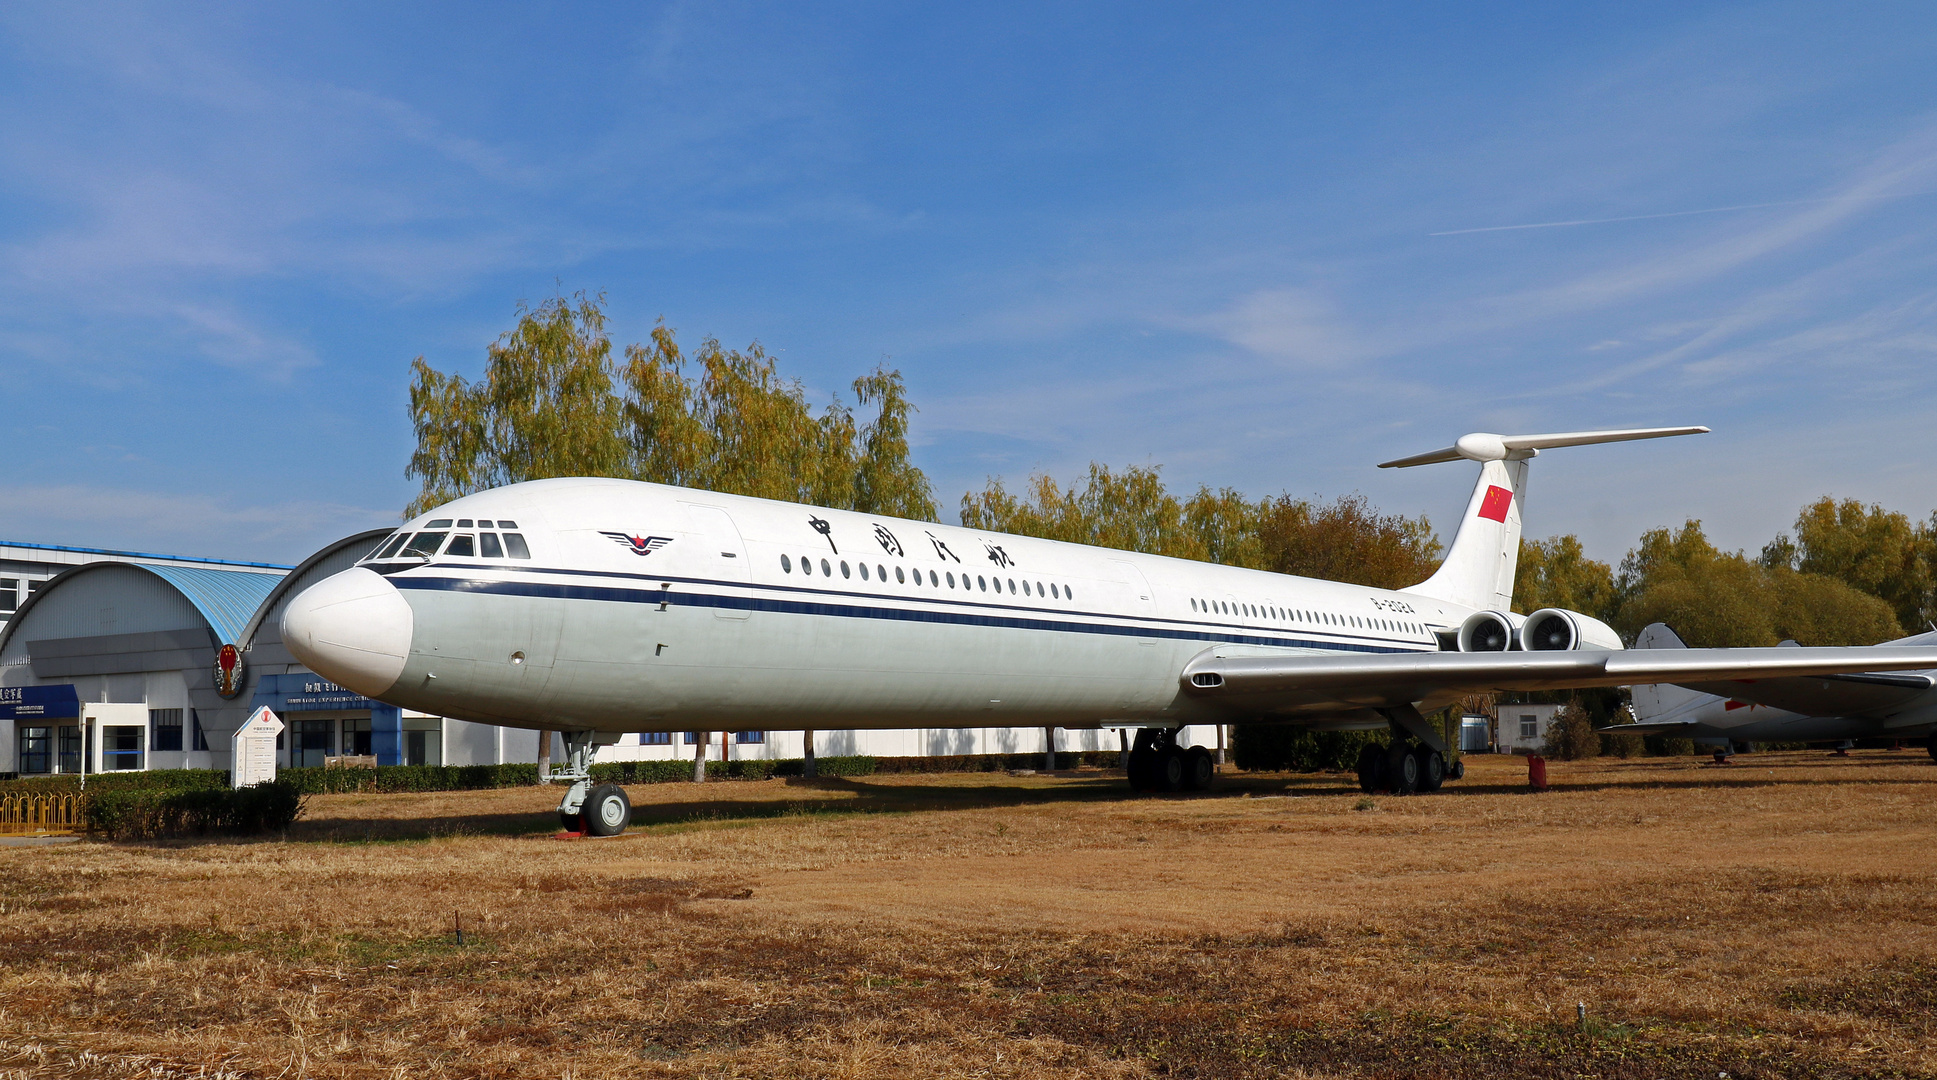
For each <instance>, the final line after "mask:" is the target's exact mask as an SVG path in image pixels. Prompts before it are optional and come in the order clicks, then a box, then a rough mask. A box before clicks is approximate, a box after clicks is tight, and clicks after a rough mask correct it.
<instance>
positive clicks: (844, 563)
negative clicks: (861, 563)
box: [841, 559, 854, 577]
mask: <svg viewBox="0 0 1937 1080" xmlns="http://www.w3.org/2000/svg"><path fill="white" fill-rule="evenodd" d="M841 576H842V577H853V576H854V575H853V574H851V573H849V572H848V569H847V560H846V559H842V560H841Z"/></svg>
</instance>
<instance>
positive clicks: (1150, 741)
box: [1130, 728, 1217, 791]
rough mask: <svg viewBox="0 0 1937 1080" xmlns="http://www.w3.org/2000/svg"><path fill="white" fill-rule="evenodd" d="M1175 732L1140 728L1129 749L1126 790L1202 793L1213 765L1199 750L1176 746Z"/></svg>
mask: <svg viewBox="0 0 1937 1080" xmlns="http://www.w3.org/2000/svg"><path fill="white" fill-rule="evenodd" d="M1177 735H1178V731H1177V729H1174V728H1171V729H1166V728H1144V729H1142V730H1140V731H1138V732H1137V741H1136V742H1135V743H1134V744H1132V746H1131V747H1130V790H1132V791H1202V790H1204V789H1205V788H1207V787H1210V786H1211V777H1213V776H1215V775H1217V762H1216V761H1214V760H1213V759H1212V758H1211V752H1210V751H1209V750H1206V749H1204V748H1203V747H1201V746H1192V747H1183V746H1179V745H1177Z"/></svg>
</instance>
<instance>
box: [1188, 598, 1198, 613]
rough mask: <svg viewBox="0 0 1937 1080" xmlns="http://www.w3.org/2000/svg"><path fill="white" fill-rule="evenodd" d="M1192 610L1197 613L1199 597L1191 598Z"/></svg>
mask: <svg viewBox="0 0 1937 1080" xmlns="http://www.w3.org/2000/svg"><path fill="white" fill-rule="evenodd" d="M1190 609H1191V610H1192V611H1196V610H1197V597H1195V596H1193V597H1191V598H1190Z"/></svg>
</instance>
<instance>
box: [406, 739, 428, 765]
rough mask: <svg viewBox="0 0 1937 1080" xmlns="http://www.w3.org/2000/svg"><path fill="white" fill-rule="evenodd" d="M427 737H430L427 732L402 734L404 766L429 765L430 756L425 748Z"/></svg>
mask: <svg viewBox="0 0 1937 1080" xmlns="http://www.w3.org/2000/svg"><path fill="white" fill-rule="evenodd" d="M429 735H430V732H428V731H406V732H404V764H405V765H428V764H430V754H429V752H428V750H427V747H428V746H429V739H428V738H427V736H429Z"/></svg>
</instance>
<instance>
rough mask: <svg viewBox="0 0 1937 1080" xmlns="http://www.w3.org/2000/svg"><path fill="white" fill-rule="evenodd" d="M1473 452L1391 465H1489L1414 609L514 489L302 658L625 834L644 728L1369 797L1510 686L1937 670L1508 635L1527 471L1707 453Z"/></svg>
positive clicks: (291, 635) (847, 517)
mask: <svg viewBox="0 0 1937 1080" xmlns="http://www.w3.org/2000/svg"><path fill="white" fill-rule="evenodd" d="M1705 430H1707V429H1706V428H1653V429H1644V430H1630V431H1599V432H1572V433H1566V434H1557V435H1519V436H1500V435H1490V434H1476V435H1467V436H1465V437H1463V438H1461V439H1460V440H1459V442H1458V443H1457V444H1456V445H1454V446H1451V447H1448V448H1446V449H1444V450H1439V451H1435V452H1433V453H1429V454H1421V455H1418V456H1416V457H1410V458H1405V459H1402V460H1399V461H1391V462H1387V463H1386V465H1387V466H1391V467H1404V466H1410V465H1425V464H1430V463H1433V462H1442V461H1457V460H1460V459H1466V460H1470V461H1477V462H1479V463H1480V477H1479V483H1478V484H1477V485H1476V486H1475V487H1474V489H1473V496H1472V499H1471V500H1470V501H1469V503H1468V505H1467V509H1466V513H1465V516H1464V517H1463V518H1462V520H1461V522H1460V526H1459V532H1458V535H1457V536H1456V537H1455V539H1454V541H1453V544H1452V547H1451V548H1450V549H1449V550H1448V552H1447V555H1446V560H1445V562H1444V564H1443V565H1442V566H1441V567H1440V568H1439V570H1438V571H1437V572H1436V573H1434V574H1433V576H1432V577H1431V578H1429V579H1427V580H1426V581H1424V582H1421V583H1420V584H1418V585H1415V586H1412V587H1410V588H1406V589H1400V590H1397V591H1391V590H1386V589H1373V588H1366V587H1364V586H1359V585H1346V584H1340V583H1337V582H1330V581H1316V580H1312V579H1308V578H1298V577H1290V576H1286V575H1281V574H1271V573H1265V572H1262V571H1257V570H1245V569H1240V568H1236V567H1228V566H1218V565H1214V564H1210V563H1201V562H1191V561H1188V560H1182V559H1170V558H1162V557H1158V556H1153V555H1140V554H1135V553H1132V552H1125V551H1114V550H1109V549H1105V548H1096V547H1086V546H1083V545H1078V544H1065V543H1057V542H1054V541H1049V540H1039V539H1034V538H1031V537H1025V536H1009V535H1004V534H1001V533H991V532H982V531H980V530H976V529H966V528H961V527H958V526H951V525H939V524H935V523H933V522H923V521H906V520H901V519H897V518H888V517H881V516H877V515H872V514H859V513H850V512H847V511H842V510H829V509H824V508H820V507H813V506H801V505H796V504H791V503H783V502H773V501H769V500H765V499H751V498H743V497H739V496H733V495H721V494H715V493H712V492H706V491H696V490H690V489H684V488H675V487H666V486H663V485H659V484H648V483H639V482H636V481H627V480H606V479H557V480H539V481H533V482H529V483H522V484H513V485H510V486H508V487H503V488H497V489H494V490H491V491H483V492H479V493H477V494H475V495H467V496H465V497H463V498H460V499H456V500H453V501H452V502H449V503H447V504H445V505H443V506H440V507H438V508H437V509H435V510H432V511H430V512H429V513H427V514H424V515H422V516H420V517H418V518H416V519H415V520H413V521H411V522H410V523H408V524H407V525H406V526H405V527H404V528H403V529H401V530H400V531H398V532H397V533H396V534H395V535H393V536H391V537H389V538H388V539H386V540H385V542H384V543H383V544H381V545H380V546H379V547H378V548H377V549H376V550H375V551H374V552H372V553H371V555H370V556H369V557H368V558H367V559H365V560H364V561H363V562H362V563H360V564H359V565H357V566H354V567H352V568H351V569H349V570H345V571H343V572H342V573H340V574H337V575H335V576H333V577H330V578H327V579H325V580H324V581H321V582H319V583H317V584H316V585H314V586H312V587H310V588H309V589H307V590H305V591H304V592H303V593H302V594H300V595H298V596H297V597H295V598H294V599H293V600H292V601H291V602H290V604H289V607H288V610H287V613H286V614H285V615H284V617H283V635H284V640H285V641H286V642H287V643H288V646H289V648H290V650H291V651H292V652H294V653H295V655H296V656H297V657H298V658H300V659H301V660H302V661H303V662H304V663H306V664H308V665H309V666H310V667H311V668H312V669H313V670H314V671H315V672H316V673H317V674H319V675H322V676H324V677H325V678H328V679H331V680H333V681H335V682H337V683H340V684H342V685H343V686H347V687H350V688H351V689H354V690H357V691H359V692H361V693H364V694H367V695H369V696H370V697H373V698H380V699H382V700H384V701H387V702H390V703H392V704H396V705H400V706H405V707H408V708H412V709H421V710H424V711H426V712H430V713H435V714H438V715H442V716H450V717H457V718H460V719H464V720H473V721H482V722H485V723H493V724H503V725H508V726H513V727H523V728H539V729H550V730H556V731H560V732H561V733H563V734H564V736H565V741H566V748H567V751H568V754H567V758H568V760H567V762H566V764H565V765H564V767H563V768H562V769H561V770H559V771H558V772H556V773H554V776H553V779H556V780H561V781H569V782H570V785H571V786H570V787H569V788H568V790H567V792H566V794H565V797H564V799H563V801H562V802H561V803H560V806H559V813H560V815H561V817H562V818H563V819H564V820H565V821H566V822H567V823H568V827H569V826H570V825H572V824H574V823H578V824H582V826H583V828H585V829H586V830H587V831H589V832H592V833H594V834H610V833H614V832H618V831H620V830H622V829H623V828H624V827H625V825H626V823H627V821H628V820H629V819H630V814H631V810H630V807H629V805H628V804H627V802H626V797H625V792H624V791H623V789H621V788H619V787H618V786H617V785H601V786H600V787H598V788H597V789H591V786H590V783H589V774H588V769H589V768H590V765H591V762H592V759H593V757H594V755H595V754H596V753H597V749H598V747H599V746H600V745H609V744H611V743H613V742H616V741H617V740H618V738H619V733H622V732H634V731H723V730H750V729H765V730H789V729H809V728H811V729H830V728H905V727H930V728H933V727H990V726H1007V725H1030V726H1044V727H1048V726H1055V727H1065V728H1084V727H1088V728H1095V727H1120V728H1132V729H1136V730H1137V732H1138V734H1137V738H1136V744H1135V749H1134V751H1133V752H1132V754H1131V761H1130V772H1131V780H1132V783H1133V785H1135V786H1137V787H1143V788H1157V789H1162V790H1177V789H1180V788H1191V787H1200V786H1202V785H1203V784H1205V783H1207V782H1208V781H1209V779H1210V775H1211V771H1212V770H1211V757H1210V754H1209V753H1208V751H1206V750H1205V749H1204V748H1202V747H1183V746H1178V745H1177V744H1176V738H1175V736H1176V733H1177V732H1178V730H1179V729H1181V728H1183V727H1185V726H1187V725H1193V724H1225V723H1241V722H1279V723H1293V724H1304V725H1309V726H1312V727H1319V728H1331V729H1341V728H1388V727H1389V728H1391V729H1392V730H1393V732H1394V734H1395V737H1394V739H1393V741H1392V743H1391V746H1390V747H1389V749H1388V750H1387V751H1386V752H1385V754H1384V757H1383V760H1368V761H1366V762H1362V763H1361V764H1362V768H1361V775H1362V777H1363V778H1365V782H1366V783H1368V784H1369V785H1376V786H1379V787H1390V788H1392V789H1395V790H1398V791H1402V792H1403V791H1411V790H1415V789H1425V790H1431V789H1432V788H1435V787H1437V786H1438V785H1439V784H1440V782H1441V781H1442V779H1444V777H1445V769H1446V765H1445V757H1444V756H1443V755H1444V753H1445V751H1446V749H1447V747H1446V744H1445V742H1444V741H1443V739H1442V738H1441V736H1440V733H1439V732H1438V731H1436V730H1435V729H1434V728H1433V727H1432V726H1431V725H1430V724H1428V723H1427V722H1426V721H1425V719H1424V718H1423V717H1422V716H1421V713H1422V712H1424V711H1431V710H1433V709H1436V708H1439V707H1441V706H1443V705H1446V704H1449V703H1451V702H1452V701H1454V700H1456V699H1457V698H1458V697H1460V696H1462V695H1465V694H1470V693H1475V692H1483V691H1490V690H1546V689H1560V688H1569V687H1586V686H1609V685H1622V684H1629V683H1638V682H1652V681H1662V680H1667V679H1674V680H1677V681H1688V680H1691V679H1731V678H1742V677H1760V676H1770V675H1808V674H1817V673H1821V672H1835V671H1852V670H1880V669H1887V668H1891V667H1931V666H1937V650H1933V649H1863V650H1856V652H1857V653H1858V654H1860V656H1861V659H1852V658H1851V652H1852V650H1848V649H1734V650H1718V649H1687V650H1678V651H1675V652H1672V653H1669V652H1662V651H1656V652H1640V653H1634V652H1621V651H1619V650H1620V648H1621V641H1620V638H1619V637H1618V636H1617V635H1616V634H1615V633H1614V631H1613V630H1612V629H1610V628H1609V627H1607V626H1606V625H1605V624H1603V623H1600V622H1597V621H1596V620H1594V619H1591V618H1589V617H1587V616H1585V615H1580V614H1577V613H1573V612H1567V611H1561V610H1557V609H1556V610H1543V611H1537V612H1534V613H1533V614H1531V615H1528V616H1524V617H1523V616H1520V615H1515V614H1510V613H1509V604H1510V601H1511V598H1512V591H1513V572H1514V562H1515V559H1516V558H1517V556H1518V552H1519V543H1520V509H1521V508H1520V501H1521V496H1522V495H1523V494H1524V492H1525V485H1526V476H1527V463H1528V460H1529V459H1531V458H1532V457H1533V456H1534V455H1535V454H1536V453H1538V452H1539V451H1540V450H1541V449H1543V448H1548V447H1560V446H1577V445H1583V444H1588V443H1604V442H1618V441H1622V440H1627V439H1645V438H1655V437H1659V436H1664V435H1682V434H1692V433H1696V432H1701V431H1705Z"/></svg>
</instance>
